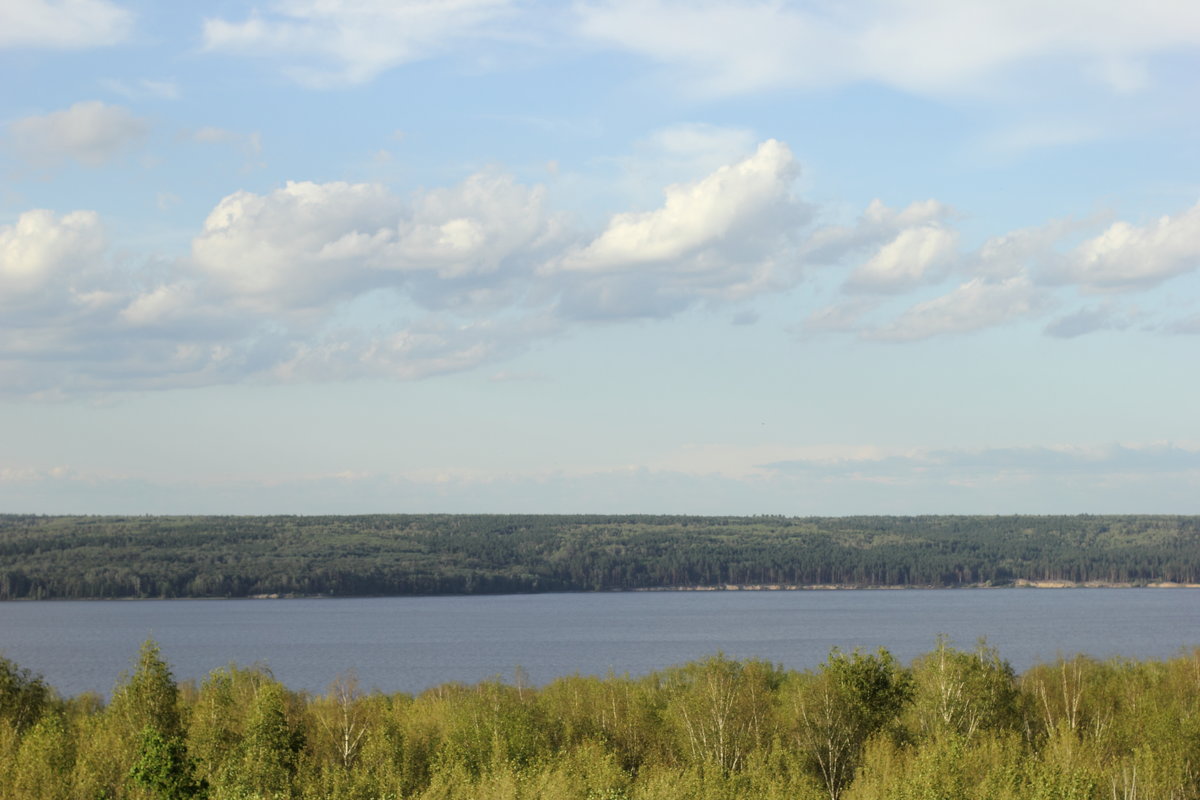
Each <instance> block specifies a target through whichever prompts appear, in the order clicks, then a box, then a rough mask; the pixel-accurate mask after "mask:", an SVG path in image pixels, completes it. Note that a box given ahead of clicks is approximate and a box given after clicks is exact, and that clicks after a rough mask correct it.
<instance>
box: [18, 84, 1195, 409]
mask: <svg viewBox="0 0 1200 800" xmlns="http://www.w3.org/2000/svg"><path fill="white" fill-rule="evenodd" d="M75 108H77V107H73V108H72V109H70V110H68V112H59V113H61V114H64V115H66V116H65V117H63V118H62V119H69V120H72V121H79V120H84V121H87V120H93V121H94V120H95V119H102V120H103V119H107V120H113V121H115V122H114V123H113V124H112V125H111V126H110V127H111V128H112V129H113V130H118V131H120V130H125V129H126V128H130V126H132V128H130V129H136V128H137V124H136V123H137V120H136V118H133V117H131V116H130V115H128V114H127V113H126V112H124V111H123V110H117V111H116V112H115V113H110V112H111V111H112V109H110V108H109V107H105V106H99V104H96V106H95V107H93V106H87V107H85V108H84V109H83V111H82V112H77V111H76V110H75ZM59 119H60V118H59V117H55V116H54V115H50V116H48V117H40V118H35V120H36V121H37V124H38V125H43V126H46V127H47V130H56V129H57V127H56V126H58V124H59ZM130 120H132V121H133V122H132V123H130ZM123 125H124V126H125V127H124V128H123V127H122V126H123ZM97 128H100V129H104V130H108V128H105V127H104V126H103V125H98V124H97V125H91V126H89V125H81V128H80V130H79V131H77V132H76V135H77V137H78V138H77V139H72V140H70V142H69V144H70V146H67V145H64V144H63V141H62V140H61V139H55V138H54V137H53V136H46V137H44V139H45V140H46V141H47V142H50V143H52V144H53V146H50V145H47V147H48V148H49V149H48V150H47V152H48V153H54V154H56V155H57V156H58V157H65V155H66V154H67V153H71V154H72V155H73V157H75V158H79V159H86V158H93V157H94V158H95V159H101V158H105V157H111V154H112V153H113V152H115V151H116V149H117V147H118V146H119V145H120V143H122V142H123V141H124V139H122V136H120V135H113V136H107V137H105V136H99V135H97V136H92V135H84V134H85V133H87V132H89V131H95V130H96V129H97ZM214 130H215V129H214ZM707 133H711V132H707ZM125 138H126V139H127V138H128V137H125ZM210 138H211V137H210ZM798 175H799V165H798V163H797V162H796V160H795V158H794V156H793V155H792V153H791V151H790V150H789V148H788V147H787V146H786V145H785V144H784V143H782V142H779V141H775V140H766V141H764V142H762V143H760V144H759V145H758V146H757V147H755V148H754V149H753V152H750V153H749V154H747V155H745V156H744V157H741V158H737V159H735V160H733V161H730V162H728V163H725V164H723V165H721V166H718V167H716V168H714V169H712V170H711V171H710V172H708V173H707V174H704V175H700V176H698V177H697V178H695V179H694V180H692V181H688V182H681V183H675V184H671V185H669V186H666V187H665V188H664V189H663V190H662V200H661V202H660V203H659V204H658V205H657V206H656V207H652V208H649V209H647V210H642V211H625V212H619V213H615V214H613V215H612V216H611V217H610V218H609V219H608V220H607V222H606V223H605V224H603V225H602V226H600V228H599V229H598V230H595V231H591V232H589V231H587V230H585V229H581V228H580V227H579V226H578V225H577V224H576V223H574V222H573V221H572V220H571V219H570V218H569V217H568V216H567V215H565V214H564V213H562V212H560V211H556V210H555V209H554V208H552V207H550V204H549V202H548V201H547V193H546V189H545V187H543V186H541V185H536V184H535V185H530V184H525V183H522V182H520V181H518V180H517V179H516V178H515V177H514V176H512V175H511V174H508V173H506V172H504V171H502V170H499V169H488V170H484V171H481V172H478V173H475V174H472V175H469V176H468V177H467V178H465V179H464V180H463V181H461V182H460V183H458V184H456V185H453V186H445V187H435V188H430V189H425V190H421V191H417V192H414V193H412V194H410V195H408V196H402V195H399V194H397V193H395V192H394V191H392V190H391V189H389V188H388V187H386V186H384V185H382V184H376V183H348V182H339V181H332V182H325V183H318V182H313V181H291V182H287V183H286V184H284V185H283V186H281V187H278V188H276V189H273V190H270V191H266V192H262V193H256V192H250V191H238V192H234V193H232V194H229V195H227V196H226V197H224V198H222V199H221V200H220V201H219V202H218V203H217V204H216V206H215V207H214V208H213V209H212V210H211V212H210V213H209V214H208V217H207V219H205V220H204V222H203V223H202V224H201V225H200V226H199V227H198V230H197V231H196V234H195V236H194V237H193V239H192V243H191V250H190V253H189V254H187V255H186V256H180V257H176V258H173V259H170V258H165V259H164V258H162V257H152V258H143V259H141V260H138V259H131V258H130V257H128V256H127V255H122V256H120V257H118V256H117V251H115V250H113V249H112V248H111V247H110V245H109V243H108V237H107V235H106V233H105V229H104V224H103V221H102V220H101V218H100V217H99V215H98V214H96V213H95V212H93V211H87V210H78V211H70V212H66V213H62V214H56V213H54V212H51V211H48V210H44V209H42V210H31V211H27V212H25V213H23V214H20V215H19V216H18V217H17V219H16V221H15V222H14V223H12V224H8V225H3V226H0V331H3V332H4V334H5V336H4V339H3V344H2V345H0V377H3V378H4V386H5V389H6V390H7V391H9V392H15V393H22V394H37V393H42V392H49V393H63V392H66V393H70V392H81V391H83V392H86V391H107V390H112V389H145V388H172V387H177V386H198V385H206V384H212V383H225V382H235V381H244V380H259V381H294V380H344V379H353V378H360V377H386V378H393V379H416V378H423V377H427V376H431V375H437V374H444V373H448V372H456V371H462V370H467V369H474V368H477V367H481V366H485V365H494V364H497V363H499V362H502V361H503V360H504V359H507V358H510V357H512V356H513V355H516V354H519V353H521V352H523V351H525V350H527V349H528V348H529V347H531V346H534V345H536V344H537V343H538V342H541V341H544V340H546V339H549V338H553V337H559V336H564V335H570V333H571V331H573V330H575V329H576V328H579V327H580V326H586V325H589V324H595V323H598V322H605V323H612V322H620V321H629V320H638V319H664V318H667V317H671V316H673V315H676V314H680V313H683V312H686V311H688V310H690V309H729V310H731V311H732V319H734V320H735V322H741V323H747V322H753V321H754V320H756V319H757V316H756V313H755V311H754V309H753V308H752V307H751V306H750V304H751V302H752V301H754V299H755V298H759V297H763V296H782V295H784V294H788V295H789V296H792V297H795V298H796V299H798V300H800V301H801V302H802V305H808V302H807V300H808V299H809V296H810V295H813V294H816V293H819V291H820V287H822V286H825V287H833V288H834V291H835V297H834V302H833V303H832V304H831V305H826V306H824V307H821V308H819V309H818V310H815V311H810V312H808V313H807V318H806V319H805V320H804V322H803V323H802V326H801V327H802V330H803V331H804V332H805V334H806V335H817V334H821V335H839V334H841V335H851V336H855V337H857V338H858V339H860V340H864V341H875V342H890V343H905V342H915V341H921V340H925V339H930V338H933V337H944V336H957V335H967V334H971V333H973V332H976V331H980V330H985V329H989V328H995V327H999V326H1004V325H1010V324H1019V323H1022V322H1040V324H1041V325H1042V326H1043V329H1044V332H1045V333H1046V334H1047V335H1049V336H1054V337H1059V338H1073V337H1077V336H1082V335H1085V334H1089V333H1093V332H1097V331H1106V330H1107V331H1114V330H1122V329H1126V328H1129V327H1130V326H1131V325H1132V321H1133V320H1134V319H1138V320H1139V321H1140V322H1142V323H1143V326H1145V325H1153V320H1152V319H1148V318H1147V317H1146V316H1145V313H1144V312H1136V313H1135V311H1134V310H1133V309H1131V308H1130V307H1119V306H1114V305H1111V304H1109V305H1101V306H1096V305H1094V304H1093V305H1085V306H1079V305H1078V304H1077V300H1076V299H1075V298H1076V297H1077V296H1084V297H1086V296H1088V295H1091V294H1094V293H1096V292H1099V291H1105V292H1113V291H1121V292H1124V293H1131V292H1136V291H1144V290H1146V289H1147V288H1150V287H1153V286H1155V285H1157V284H1159V283H1162V282H1165V281H1169V280H1179V279H1181V278H1182V277H1183V276H1185V275H1186V274H1188V273H1191V272H1195V271H1196V269H1197V267H1198V266H1200V235H1198V234H1197V231H1200V226H1198V224H1197V220H1200V211H1198V210H1197V209H1200V206H1197V207H1193V208H1191V209H1187V210H1185V211H1184V212H1182V213H1180V214H1178V215H1174V216H1168V217H1163V218H1161V219H1158V220H1154V221H1151V222H1147V223H1144V224H1141V225H1135V224H1132V223H1127V222H1114V223H1109V224H1108V225H1107V227H1106V228H1105V229H1103V230H1100V231H1099V232H1098V233H1095V234H1093V235H1092V236H1091V237H1090V238H1087V237H1086V236H1085V237H1084V238H1083V239H1082V240H1080V239H1079V234H1080V232H1081V231H1086V230H1087V229H1088V228H1089V226H1091V229H1092V230H1094V229H1095V223H1094V222H1086V221H1085V222H1071V221H1066V222H1060V221H1051V222H1049V223H1047V224H1046V225H1043V226H1040V227H1038V228H1034V229H1027V230H1018V231H1013V232H1010V233H1008V234H1004V235H1002V236H998V237H993V238H992V239H990V240H987V241H986V242H984V243H983V244H982V245H980V246H979V247H977V248H976V249H974V250H964V249H963V248H962V247H961V246H960V238H959V235H958V232H957V231H956V230H955V227H954V222H955V219H956V212H954V211H953V210H952V209H950V208H948V207H947V206H945V205H944V204H942V203H940V202H938V201H936V200H933V199H929V200H923V201H917V202H914V203H911V204H910V205H908V206H906V207H903V208H890V207H888V206H886V205H884V204H883V203H881V202H879V201H874V202H872V203H871V204H869V205H868V207H867V208H865V209H864V210H863V212H862V213H861V214H860V215H859V216H858V218H857V219H855V220H853V221H852V222H850V223H848V224H830V223H822V222H819V221H818V220H819V219H820V213H819V210H818V209H815V208H814V207H813V206H811V205H810V204H808V203H806V202H804V201H803V200H801V199H800V198H799V197H797V196H796V194H795V184H796V179H797V176H798ZM723 313H724V312H723ZM1052 314H1057V315H1058V316H1057V317H1056V318H1054V319H1050V317H1051V315H1052ZM802 319H803V318H802ZM1158 324H1159V326H1160V327H1162V328H1163V329H1164V330H1176V329H1180V326H1183V328H1186V319H1185V322H1181V323H1170V322H1169V321H1160V322H1159V323H1158Z"/></svg>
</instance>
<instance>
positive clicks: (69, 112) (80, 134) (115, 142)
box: [8, 100, 149, 167]
mask: <svg viewBox="0 0 1200 800" xmlns="http://www.w3.org/2000/svg"><path fill="white" fill-rule="evenodd" d="M148 129H149V125H148V124H147V122H146V120H144V119H141V118H139V117H135V116H134V115H133V113H132V112H130V110H129V109H127V108H124V107H123V106H110V105H106V104H104V103H101V102H99V101H97V100H91V101H88V102H82V103H76V104H75V105H73V106H71V107H70V108H67V109H63V110H62V111H53V112H51V113H49V114H45V115H43V116H34V117H25V118H24V119H19V120H17V121H15V122H11V123H9V125H8V140H9V142H8V143H9V145H10V146H11V147H12V149H13V150H14V151H15V152H16V153H17V155H18V156H20V157H21V158H22V159H24V160H26V161H27V162H28V163H30V164H33V165H35V166H49V167H53V166H58V165H60V164H62V163H63V162H64V161H67V160H75V161H78V162H79V163H81V164H84V165H86V166H89V167H99V166H102V165H104V164H106V163H107V162H108V161H110V160H111V159H113V158H114V157H115V156H117V155H118V154H120V153H121V152H122V151H124V150H126V149H128V148H129V147H131V146H132V145H134V144H135V143H137V142H138V141H140V140H141V139H142V137H144V136H145V134H146V131H147V130H148Z"/></svg>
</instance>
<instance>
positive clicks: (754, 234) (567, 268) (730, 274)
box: [545, 140, 808, 318]
mask: <svg viewBox="0 0 1200 800" xmlns="http://www.w3.org/2000/svg"><path fill="white" fill-rule="evenodd" d="M797 174H798V166H797V164H796V162H795V160H794V159H793V158H792V154H791V151H790V150H788V148H787V146H786V145H784V144H782V143H780V142H777V141H775V140H768V141H766V142H764V143H762V144H761V145H760V146H759V147H758V150H757V152H755V154H754V155H752V156H751V157H749V158H747V159H744V160H742V161H740V162H738V163H735V164H732V165H727V166H723V167H720V168H718V169H717V170H715V171H714V172H712V173H711V174H710V175H708V176H707V177H705V178H703V179H701V180H699V181H696V182H694V183H689V184H676V185H672V186H668V187H667V188H666V189H665V191H664V194H665V196H666V197H665V201H664V203H663V205H662V206H661V207H660V208H658V209H655V210H653V211H646V212H629V213H623V214H617V215H615V216H614V217H613V218H612V219H611V220H610V222H609V223H608V225H607V227H606V228H605V229H604V231H602V232H601V233H600V235H599V236H597V237H596V238H594V239H593V240H592V241H591V242H590V243H589V244H587V245H585V246H582V247H579V248H576V249H574V250H572V251H570V252H568V253H566V255H565V256H563V257H562V258H561V259H558V260H556V261H555V262H553V263H552V264H551V265H548V266H547V268H546V270H545V272H546V273H547V274H550V273H557V274H559V275H560V276H562V277H563V278H564V280H566V281H567V282H568V284H569V288H568V291H567V295H566V297H565V300H564V303H563V310H564V312H565V313H567V314H569V315H572V316H579V317H608V318H612V317H624V316H652V317H661V316H666V315H669V314H671V313H674V312H676V311H678V310H680V309H682V308H685V307H687V306H689V305H691V304H692V303H693V302H695V301H696V300H698V299H714V300H715V299H725V300H728V299H737V298H741V297H746V296H749V295H752V294H756V293H758V292H761V291H764V290H766V289H768V288H771V287H775V286H778V285H780V284H787V283H790V282H794V280H795V276H796V274H797V270H796V264H795V262H794V259H793V255H792V252H791V250H792V248H791V245H790V242H791V240H792V239H793V238H794V237H795V236H796V235H797V233H798V231H799V229H800V227H801V226H802V225H803V224H804V223H805V222H806V221H807V216H808V210H807V208H806V207H805V206H804V205H803V204H802V203H800V202H799V201H797V200H796V199H795V198H794V197H793V196H792V192H791V187H792V183H793V182H794V180H795V178H796V175H797Z"/></svg>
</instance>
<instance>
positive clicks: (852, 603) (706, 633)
mask: <svg viewBox="0 0 1200 800" xmlns="http://www.w3.org/2000/svg"><path fill="white" fill-rule="evenodd" d="M939 633H945V634H948V635H949V636H950V637H951V638H952V639H953V640H954V641H955V643H957V644H959V645H960V646H963V647H970V646H972V645H973V644H974V643H975V641H976V640H977V639H978V638H979V637H981V636H986V637H987V639H988V642H989V643H990V644H993V645H995V646H996V647H997V648H999V650H1000V654H1001V655H1002V656H1003V657H1004V658H1006V659H1008V660H1009V661H1010V662H1011V663H1012V664H1013V666H1014V667H1015V668H1016V669H1017V670H1018V671H1020V670H1023V669H1025V668H1027V667H1028V666H1030V665H1031V664H1033V663H1035V662H1037V661H1039V660H1049V659H1053V658H1054V657H1055V656H1056V655H1057V654H1058V653H1064V654H1067V655H1070V654H1074V653H1077V652H1085V653H1090V654H1092V655H1095V656H1098V657H1109V656H1128V657H1134V658H1164V657H1169V656H1172V655H1175V654H1177V653H1178V652H1179V651H1180V649H1181V648H1184V647H1189V648H1190V647H1192V646H1196V645H1200V590H1190V589H1036V590H1035V589H1007V590H996V589H992V590H986V589H983V590H970V589H958V590H944V591H943V590H909V591H880V590H876V591H804V592H634V593H613V594H608V593H605V594H543V595H506V596H498V597H405V598H372V599H344V600H139V601H128V600H126V601H119V600H118V601H81V602H69V601H48V602H9V603H2V604H0V654H3V655H4V656H5V657H7V658H10V659H12V660H14V661H16V662H17V663H18V664H19V665H21V666H23V667H27V668H29V669H31V670H33V671H35V672H38V673H41V674H42V675H44V676H45V677H46V679H47V680H48V681H49V682H50V683H51V684H52V685H54V686H55V687H57V688H58V689H59V691H60V692H62V693H63V694H68V695H71V694H77V693H79V692H83V691H95V692H100V693H108V692H109V691H110V690H111V689H112V687H113V685H114V683H115V681H116V679H117V677H118V675H119V674H120V673H121V672H122V671H125V670H128V669H129V667H130V664H131V662H132V661H133V659H134V658H135V657H136V655H137V650H138V647H139V645H140V644H141V642H142V641H144V640H145V639H146V638H147V637H154V638H155V639H156V640H157V641H158V642H159V643H160V644H161V645H162V650H163V654H164V656H165V657H166V658H167V660H168V661H170V662H171V664H172V667H173V669H174V671H175V675H176V677H177V678H179V679H187V678H202V677H203V676H204V675H206V674H207V673H208V672H209V671H211V670H213V669H215V668H217V667H221V666H224V665H226V664H229V663H231V662H236V663H237V664H239V665H242V666H248V665H251V664H254V663H256V662H257V663H262V664H266V665H267V666H268V667H270V669H271V671H272V672H274V674H275V675H276V677H278V678H279V679H280V680H282V681H283V683H284V684H286V685H287V686H288V687H290V688H293V689H308V690H311V691H323V690H324V689H325V688H326V687H327V686H328V684H329V682H330V681H331V680H333V679H334V677H336V676H337V675H338V674H339V673H341V672H344V671H345V670H348V669H354V670H355V671H356V672H357V674H358V677H359V681H360V682H361V684H362V685H363V686H364V688H371V687H377V688H379V689H382V690H384V691H387V692H395V691H405V692H419V691H421V690H422V689H425V688H428V687H430V686H435V685H437V684H439V683H445V682H448V681H463V682H468V683H474V682H476V681H479V680H483V679H486V678H490V677H494V676H497V675H499V676H502V677H505V678H508V679H511V678H512V676H513V672H514V669H515V668H516V667H518V666H520V667H522V668H524V669H525V670H526V672H527V673H528V675H529V677H530V678H531V679H532V680H533V681H534V682H536V683H544V682H546V681H549V680H551V679H553V678H554V677H556V676H559V675H567V674H571V673H575V672H578V673H582V674H604V673H605V672H607V671H608V670H610V669H611V670H613V671H615V672H617V673H624V672H629V673H631V674H635V675H636V674H643V673H646V672H649V671H651V670H655V669H661V668H663V667H666V666H669V665H671V664H679V663H682V662H684V661H689V660H691V659H696V658H702V657H704V656H707V655H711V654H713V653H715V652H716V651H717V650H722V651H724V652H725V653H726V654H727V655H730V656H734V657H738V658H745V657H758V658H764V659H767V660H770V661H773V662H776V663H780V664H783V665H784V666H787V667H792V668H798V669H805V668H810V667H814V666H816V665H817V664H819V663H820V662H821V661H823V660H824V659H825V657H826V655H827V654H828V652H829V649H830V648H831V647H834V646H837V647H841V648H843V649H852V648H854V647H864V648H868V649H875V648H876V647H880V646H883V647H887V648H888V649H889V650H891V651H892V653H893V654H894V655H895V656H896V657H897V658H899V659H900V660H901V661H904V662H908V661H909V660H910V659H912V658H913V657H914V656H917V655H919V654H921V653H924V652H927V651H928V650H930V649H931V648H932V646H933V643H934V638H935V637H936V636H937V634H939Z"/></svg>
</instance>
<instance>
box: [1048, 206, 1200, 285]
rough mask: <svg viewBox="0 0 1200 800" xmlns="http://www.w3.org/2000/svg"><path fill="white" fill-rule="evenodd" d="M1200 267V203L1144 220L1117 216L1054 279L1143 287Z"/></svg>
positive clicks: (1053, 273)
mask: <svg viewBox="0 0 1200 800" xmlns="http://www.w3.org/2000/svg"><path fill="white" fill-rule="evenodd" d="M1197 267H1200V203H1198V204H1196V205H1194V206H1192V207H1191V208H1189V209H1188V210H1186V211H1184V212H1183V213H1182V214H1178V215H1176V216H1174V217H1170V216H1164V217H1161V218H1160V219H1158V220H1155V221H1154V222H1150V223H1148V224H1146V225H1142V226H1137V225H1131V224H1130V223H1128V222H1124V221H1121V222H1115V223H1113V224H1112V225H1111V226H1109V228H1108V229H1107V230H1105V231H1104V232H1103V233H1101V234H1100V235H1099V236H1096V237H1094V238H1092V239H1089V240H1087V241H1085V242H1083V243H1082V244H1080V245H1079V246H1078V247H1076V248H1075V249H1074V250H1073V251H1072V252H1071V253H1070V254H1069V255H1068V256H1067V257H1066V259H1064V260H1063V261H1062V262H1061V263H1060V264H1059V265H1058V266H1057V267H1056V268H1054V269H1051V270H1050V271H1049V275H1050V277H1051V278H1052V279H1057V280H1059V281H1064V282H1071V283H1077V284H1079V285H1081V286H1083V287H1085V288H1087V289H1091V290H1097V291H1099V290H1114V291H1125V290H1131V289H1142V288H1146V287H1149V286H1153V285H1155V284H1158V283H1162V282H1163V281H1165V280H1168V279H1170V278H1173V277H1176V276H1178V275H1182V274H1184V273H1186V272H1192V271H1194V270H1195V269H1197Z"/></svg>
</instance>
